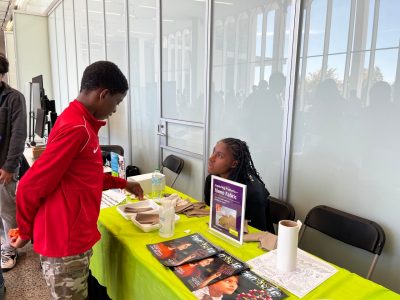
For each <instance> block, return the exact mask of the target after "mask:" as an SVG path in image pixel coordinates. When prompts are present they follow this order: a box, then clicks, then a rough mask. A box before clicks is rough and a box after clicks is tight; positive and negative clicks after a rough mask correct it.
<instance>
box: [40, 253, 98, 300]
mask: <svg viewBox="0 0 400 300" xmlns="http://www.w3.org/2000/svg"><path fill="white" fill-rule="evenodd" d="M92 253H93V252H92V249H90V250H88V251H86V252H85V253H83V254H79V255H74V256H66V257H47V256H42V255H41V256H40V262H41V264H42V271H43V275H44V279H45V280H46V284H47V287H48V288H49V290H50V296H51V299H73V300H78V299H79V300H81V299H87V297H88V284H87V279H88V276H89V261H90V257H91V256H92Z"/></svg>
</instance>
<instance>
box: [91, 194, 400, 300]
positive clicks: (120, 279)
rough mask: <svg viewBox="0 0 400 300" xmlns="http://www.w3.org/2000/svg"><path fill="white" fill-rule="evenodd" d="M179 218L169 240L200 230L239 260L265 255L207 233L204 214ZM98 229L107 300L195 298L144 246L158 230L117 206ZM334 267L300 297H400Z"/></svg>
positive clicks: (98, 269) (96, 266)
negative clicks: (138, 223) (147, 228)
mask: <svg viewBox="0 0 400 300" xmlns="http://www.w3.org/2000/svg"><path fill="white" fill-rule="evenodd" d="M168 191H169V192H171V191H172V190H167V192H168ZM181 196H183V197H185V198H186V197H187V196H186V195H183V194H181ZM180 217H181V218H180V221H179V222H178V223H177V224H176V227H175V235H174V236H173V237H172V238H178V237H182V236H185V235H187V234H188V233H186V232H185V231H187V230H190V232H189V233H195V232H198V233H200V234H202V235H203V236H204V237H206V238H207V239H208V240H209V241H211V242H212V243H214V244H215V245H217V246H220V247H222V248H223V249H225V250H226V251H227V252H229V253H230V254H232V255H234V256H236V257H238V258H239V259H241V260H243V261H247V260H249V259H251V258H254V257H256V256H258V255H261V254H263V253H264V251H263V250H261V249H259V248H258V243H255V242H252V243H245V244H243V245H242V246H240V247H237V246H234V245H232V244H230V243H227V242H225V241H223V240H221V239H219V238H217V237H215V236H214V235H213V234H211V233H210V232H209V231H208V223H207V222H208V217H202V218H188V217H186V216H184V215H180ZM98 228H99V231H100V233H101V235H102V238H101V240H100V241H99V242H98V243H97V244H96V245H95V246H94V248H93V256H92V259H91V263H90V269H91V271H92V274H93V276H94V277H96V279H97V280H98V281H99V283H100V284H101V285H103V286H106V287H107V292H108V295H109V297H110V298H111V299H113V300H125V299H140V300H147V299H157V300H161V299H166V300H175V299H196V298H195V297H194V296H193V295H192V293H191V292H190V291H189V290H188V289H187V288H186V287H185V285H184V284H183V283H182V282H181V281H180V280H179V279H178V278H177V277H176V276H175V275H174V273H173V272H172V271H171V270H169V269H168V268H166V267H164V266H163V265H161V264H160V263H159V262H158V260H157V259H156V258H154V257H153V256H152V255H151V253H150V251H148V250H147V248H146V245H147V244H153V243H158V242H161V241H164V240H167V239H163V238H161V237H159V235H158V231H157V230H156V231H153V232H148V233H146V232H143V231H141V230H140V229H139V228H137V227H136V226H135V225H134V224H133V223H132V222H131V221H128V220H125V219H124V218H123V217H122V216H121V215H120V214H119V213H118V211H117V210H116V208H115V207H111V208H107V209H103V210H102V211H101V213H100V218H99V221H98ZM250 231H255V229H254V230H253V229H250ZM172 238H170V239H172ZM336 268H338V270H339V271H338V272H337V273H336V274H335V275H333V276H332V277H331V278H329V279H328V280H327V281H325V282H324V283H323V284H322V285H320V286H318V287H317V288H316V289H315V290H313V291H312V292H311V293H309V294H307V295H306V296H305V297H303V298H302V299H338V300H339V299H385V300H386V299H400V295H398V294H396V293H394V292H393V291H390V290H388V289H386V288H385V287H383V286H381V285H378V284H376V283H374V282H372V281H369V280H366V279H364V278H362V277H360V276H358V275H357V274H354V273H351V272H349V271H347V270H345V269H342V268H339V267H336ZM286 292H287V291H286ZM287 293H288V295H290V296H289V298H287V299H298V298H297V297H296V296H294V295H292V294H290V293H289V292H287Z"/></svg>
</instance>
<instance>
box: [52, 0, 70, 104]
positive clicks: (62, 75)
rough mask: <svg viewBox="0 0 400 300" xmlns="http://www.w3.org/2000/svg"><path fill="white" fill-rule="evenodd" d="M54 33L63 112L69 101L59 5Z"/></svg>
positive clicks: (62, 27) (61, 7)
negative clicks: (55, 34)
mask: <svg viewBox="0 0 400 300" xmlns="http://www.w3.org/2000/svg"><path fill="white" fill-rule="evenodd" d="M55 16H56V33H57V53H58V76H59V78H58V80H59V81H60V102H61V110H64V109H65V108H66V107H67V106H68V104H69V101H70V97H69V94H68V86H69V85H68V67H67V56H66V52H65V29H64V7H63V3H61V4H60V5H59V6H58V7H57V8H56V9H55Z"/></svg>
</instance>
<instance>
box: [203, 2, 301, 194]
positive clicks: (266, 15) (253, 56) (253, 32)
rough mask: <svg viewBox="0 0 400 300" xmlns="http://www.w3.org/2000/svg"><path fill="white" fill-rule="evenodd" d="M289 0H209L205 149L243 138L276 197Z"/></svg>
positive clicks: (280, 159) (286, 71)
mask: <svg viewBox="0 0 400 300" xmlns="http://www.w3.org/2000/svg"><path fill="white" fill-rule="evenodd" d="M293 2H294V1H291V0H288V1H275V0H273V1H240V0H236V1H229V2H222V1H214V3H213V27H212V59H211V87H210V105H209V118H210V121H209V132H210V137H209V152H210V153H211V152H212V149H213V147H214V145H215V144H216V142H217V141H218V140H220V139H222V138H225V137H235V138H239V139H242V140H244V141H246V142H247V144H248V146H249V149H250V152H251V155H252V158H253V161H254V164H255V166H256V168H257V170H258V172H259V173H260V174H261V177H262V178H263V180H264V182H265V183H266V186H267V188H268V190H269V191H270V192H271V194H272V195H274V196H279V190H280V185H281V177H280V174H281V170H282V140H283V138H282V136H283V135H282V130H283V124H284V120H285V119H286V118H285V117H284V108H285V106H287V105H288V103H287V100H286V93H285V87H286V79H287V77H288V68H287V64H288V60H289V59H290V58H289V51H288V50H289V47H288V43H289V36H290V35H289V32H290V30H289V29H290V25H291V22H293Z"/></svg>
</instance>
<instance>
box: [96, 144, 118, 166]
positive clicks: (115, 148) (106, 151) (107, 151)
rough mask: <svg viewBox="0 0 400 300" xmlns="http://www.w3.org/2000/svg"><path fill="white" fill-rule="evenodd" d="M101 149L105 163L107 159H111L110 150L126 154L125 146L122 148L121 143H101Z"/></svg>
mask: <svg viewBox="0 0 400 300" xmlns="http://www.w3.org/2000/svg"><path fill="white" fill-rule="evenodd" d="M100 149H101V154H102V156H103V164H105V163H106V161H107V160H108V161H110V160H111V156H110V152H114V153H117V154H118V155H121V156H124V148H122V147H121V146H120V145H100Z"/></svg>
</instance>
